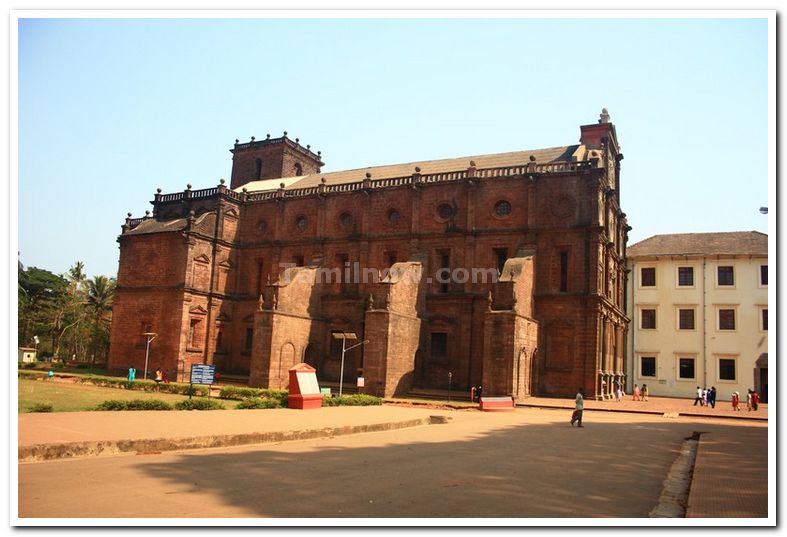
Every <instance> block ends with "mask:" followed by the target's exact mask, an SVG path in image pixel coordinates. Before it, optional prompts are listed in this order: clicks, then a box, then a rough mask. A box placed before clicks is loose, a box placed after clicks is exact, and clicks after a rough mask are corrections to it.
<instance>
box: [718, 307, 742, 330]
mask: <svg viewBox="0 0 787 537" xmlns="http://www.w3.org/2000/svg"><path fill="white" fill-rule="evenodd" d="M736 317H737V315H736V311H735V306H718V307H717V308H716V329H717V330H718V331H720V332H727V331H734V330H735V329H736V325H737V323H736Z"/></svg>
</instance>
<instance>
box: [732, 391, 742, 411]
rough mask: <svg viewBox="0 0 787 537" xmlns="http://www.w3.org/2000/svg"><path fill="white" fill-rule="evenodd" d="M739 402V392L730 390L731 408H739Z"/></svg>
mask: <svg viewBox="0 0 787 537" xmlns="http://www.w3.org/2000/svg"><path fill="white" fill-rule="evenodd" d="M740 402H741V394H739V393H738V392H732V409H733V410H740V406H738V405H740Z"/></svg>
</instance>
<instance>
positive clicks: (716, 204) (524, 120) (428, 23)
mask: <svg viewBox="0 0 787 537" xmlns="http://www.w3.org/2000/svg"><path fill="white" fill-rule="evenodd" d="M18 46H19V73H18V84H19V86H18V87H19V177H18V181H19V251H20V260H21V261H22V263H24V264H25V265H26V266H31V265H32V266H38V267H41V268H46V269H49V270H52V271H54V272H64V271H66V270H67V269H68V267H69V266H70V265H72V264H73V263H74V262H75V261H76V260H81V261H83V262H85V265H86V270H87V272H88V274H90V275H95V274H106V275H112V276H114V275H115V274H116V271H117V261H118V245H117V243H116V242H115V239H116V238H117V236H118V234H119V233H120V226H121V224H122V223H123V221H124V218H125V215H126V213H127V212H131V213H133V215H134V216H135V217H137V216H142V215H143V214H144V211H145V210H148V209H150V208H151V205H150V204H149V203H148V202H149V200H151V199H152V198H153V194H154V192H155V190H156V188H157V187H160V188H162V189H163V191H164V192H176V191H181V190H183V189H184V188H185V185H186V183H191V184H193V185H194V188H206V187H209V186H213V185H216V184H218V181H219V178H221V177H224V178H227V179H229V176H230V169H231V154H230V153H229V151H228V150H229V149H230V148H231V147H232V145H233V143H234V140H235V138H239V139H241V140H242V141H246V140H248V139H249V138H250V137H251V136H256V137H257V138H258V139H259V138H261V137H264V136H265V134H266V133H271V135H272V136H280V135H281V133H282V131H284V130H286V131H288V133H289V136H290V137H291V138H295V137H298V138H300V140H301V143H303V144H311V147H312V149H313V150H315V151H316V150H320V151H321V152H322V156H323V160H324V162H325V163H326V166H325V167H324V168H323V171H332V170H339V169H346V168H356V167H361V166H368V165H377V164H390V163H396V162H409V161H414V160H425V159H435V158H443V157H458V156H463V155H476V154H483V153H498V152H506V151H515V150H524V149H537V148H542V147H552V146H560V145H570V144H574V143H577V142H578V139H579V125H581V124H588V123H595V122H596V121H597V119H598V114H599V112H600V111H601V108H602V107H607V108H608V110H609V112H610V115H611V119H612V122H613V123H615V126H616V129H617V133H618V138H619V142H620V145H621V148H622V151H623V153H624V155H625V160H624V161H623V163H622V172H621V196H622V208H623V210H624V211H625V212H626V213H627V215H628V220H629V224H630V225H631V226H632V228H633V229H632V231H631V232H630V236H629V238H630V244H633V243H634V242H637V241H639V240H642V239H645V238H648V237H650V236H652V235H655V234H661V233H684V232H713V231H734V230H758V231H762V232H767V231H768V227H767V224H768V222H767V217H765V216H763V215H761V214H760V213H759V212H758V208H759V207H760V206H764V205H768V177H767V173H768V131H767V128H768V40H767V20H766V19H759V20H757V19H746V20H744V19H609V20H604V19H552V20H548V19H428V20H413V19H383V20H379V19H377V20H368V19H327V20H318V19H289V20H288V19H241V20H233V19H222V20H211V19H199V20H186V19H162V20H152V19H60V20H57V19H24V20H20V21H19V43H18ZM773 203H775V200H774V202H773Z"/></svg>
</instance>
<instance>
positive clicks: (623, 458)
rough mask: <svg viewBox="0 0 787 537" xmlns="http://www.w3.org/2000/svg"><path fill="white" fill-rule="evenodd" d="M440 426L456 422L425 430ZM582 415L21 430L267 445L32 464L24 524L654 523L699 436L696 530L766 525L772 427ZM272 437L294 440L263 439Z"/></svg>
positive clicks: (33, 420)
mask: <svg viewBox="0 0 787 537" xmlns="http://www.w3.org/2000/svg"><path fill="white" fill-rule="evenodd" d="M645 404H648V403H645ZM433 415H440V416H447V417H449V418H450V420H448V423H446V424H433V425H428V426H426V425H425V424H427V423H430V422H431V421H432V420H431V419H430V416H433ZM569 415H570V413H569V411H568V410H562V409H561V410H557V409H546V408H519V409H517V410H515V411H512V412H501V413H482V412H478V411H475V410H466V411H458V410H445V409H442V410H435V409H430V408H417V407H410V408H408V407H399V406H388V405H386V406H383V407H333V408H322V409H316V410H309V411H297V410H288V409H280V410H227V411H210V412H106V413H99V412H84V413H60V414H22V415H19V433H20V434H19V447H20V455H21V454H22V452H23V450H24V449H28V448H31V446H35V445H41V444H43V445H47V444H50V445H51V444H53V443H54V444H58V443H59V444H63V443H66V444H67V443H80V442H81V443H91V442H92V443H102V442H103V443H113V442H114V443H115V444H120V443H122V442H123V441H130V442H132V444H131V445H133V442H135V441H137V442H143V443H144V442H146V441H148V440H150V439H170V440H178V439H183V438H189V439H195V438H196V439H199V438H224V439H227V438H232V437H243V435H249V434H258V435H262V436H259V438H258V442H257V445H246V446H241V447H232V444H231V443H225V444H223V445H222V447H220V448H217V449H196V448H198V447H199V444H197V443H193V444H192V445H189V446H187V447H190V448H194V449H189V450H188V451H169V452H165V451H164V450H163V449H161V450H156V449H147V450H146V449H141V450H133V449H131V450H128V451H125V453H127V454H132V453H133V454H137V455H141V456H124V457H85V456H82V457H81V458H80V457H76V458H72V459H70V460H64V459H59V460H50V461H43V462H20V465H19V511H18V513H19V516H20V517H34V518H38V517H110V518H114V517H154V518H155V517H165V518H167V519H169V518H172V517H187V518H188V517H219V518H221V517H244V518H247V517H248V518H258V517H296V518H297V517H307V518H309V517H339V518H343V517H373V518H377V517H449V518H456V517H471V518H478V517H493V518H494V517H505V518H509V517H514V518H523V519H524V520H523V521H522V522H521V523H522V524H528V522H527V520H526V519H528V518H530V517H560V518H563V517H565V518H572V517H637V518H639V517H647V516H648V513H649V512H650V511H651V509H652V508H653V507H654V506H655V505H656V503H657V502H658V499H659V496H660V494H661V489H662V483H663V480H664V478H665V476H666V475H667V472H668V471H669V468H670V466H671V465H672V463H673V461H674V460H675V458H676V457H677V455H678V453H679V451H680V448H681V445H682V444H683V441H684V439H685V438H687V437H689V436H691V435H692V434H693V433H694V432H698V431H699V432H702V433H703V434H702V435H701V440H700V447H699V450H698V457H697V464H696V467H695V474H694V482H693V484H692V489H691V493H690V496H689V502H688V503H689V505H688V512H687V516H689V517H720V516H724V517H726V516H736V517H753V516H766V515H767V430H768V427H767V422H762V421H759V420H750V419H735V420H730V419H716V418H712V417H706V418H702V419H700V418H665V417H663V416H662V415H655V414H644V413H632V412H597V411H588V412H586V413H585V428H583V429H578V428H574V427H570V426H569V424H568V418H569ZM407 425H410V426H409V427H408V426H407ZM353 427H366V428H367V429H366V432H368V431H378V432H370V433H369V434H351V433H353V432H362V431H361V430H360V429H353ZM396 427H402V428H398V429H396ZM394 429H395V430H394ZM296 432H297V434H295V433H296ZM273 433H275V434H277V435H279V436H275V435H273V436H267V437H265V436H264V435H265V434H273ZM244 438H247V439H248V438H249V436H245V437H244ZM284 440H298V441H288V442H284ZM260 442H262V443H260ZM143 443H139V444H136V445H137V447H139V446H144V445H145V444H143ZM172 445H176V444H172ZM208 445H210V444H208ZM157 451H160V452H161V453H160V454H159V453H157ZM100 453H104V454H106V453H112V451H111V450H106V451H101V452H100ZM115 453H117V451H115ZM77 455H79V454H78V453H77ZM763 479H764V480H765V481H764V483H763ZM64 498H68V501H64ZM468 523H471V522H470V521H468ZM511 523H512V524H516V521H512V522H511Z"/></svg>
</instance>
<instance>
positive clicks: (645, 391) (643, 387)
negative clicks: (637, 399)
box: [642, 384, 648, 401]
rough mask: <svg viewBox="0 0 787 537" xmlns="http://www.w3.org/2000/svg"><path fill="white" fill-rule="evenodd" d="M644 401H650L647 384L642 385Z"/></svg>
mask: <svg viewBox="0 0 787 537" xmlns="http://www.w3.org/2000/svg"><path fill="white" fill-rule="evenodd" d="M642 400H643V401H647V400H648V385H647V384H643V385H642Z"/></svg>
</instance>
